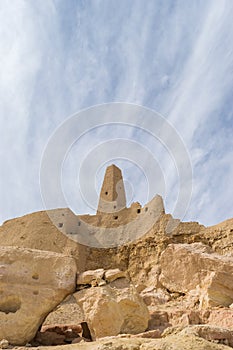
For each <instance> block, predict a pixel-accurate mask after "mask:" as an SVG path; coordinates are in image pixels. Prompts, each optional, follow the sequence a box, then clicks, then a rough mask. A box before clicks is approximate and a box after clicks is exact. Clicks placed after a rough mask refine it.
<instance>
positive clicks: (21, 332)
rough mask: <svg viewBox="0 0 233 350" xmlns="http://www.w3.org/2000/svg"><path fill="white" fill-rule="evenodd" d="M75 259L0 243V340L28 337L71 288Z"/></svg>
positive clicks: (19, 340)
mask: <svg viewBox="0 0 233 350" xmlns="http://www.w3.org/2000/svg"><path fill="white" fill-rule="evenodd" d="M75 279H76V263H75V261H74V260H73V258H70V257H67V256H65V255H63V254H58V253H53V252H47V251H40V250H34V249H27V248H18V247H10V246H8V247H7V246H6V247H0V293H1V298H0V324H1V327H0V340H1V339H7V340H8V341H9V343H11V344H14V345H22V344H26V343H27V342H30V340H32V339H33V338H34V336H35V334H36V332H37V330H38V328H39V326H40V325H41V324H42V322H43V320H44V319H45V317H46V316H47V315H48V313H49V312H50V311H52V310H53V309H54V308H55V307H56V306H57V305H58V304H59V303H60V302H61V301H62V300H63V299H64V298H65V297H66V296H67V295H68V294H70V293H72V292H73V291H74V289H75Z"/></svg>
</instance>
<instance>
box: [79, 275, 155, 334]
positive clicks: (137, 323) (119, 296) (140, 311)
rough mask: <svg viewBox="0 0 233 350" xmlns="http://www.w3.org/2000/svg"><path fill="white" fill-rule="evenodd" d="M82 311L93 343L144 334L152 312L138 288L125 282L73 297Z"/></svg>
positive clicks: (116, 282) (84, 291) (118, 282)
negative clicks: (108, 337)
mask: <svg viewBox="0 0 233 350" xmlns="http://www.w3.org/2000/svg"><path fill="white" fill-rule="evenodd" d="M74 296H75V298H76V300H77V303H78V304H79V305H80V306H81V307H82V309H83V312H84V315H85V320H86V321H87V323H88V325H89V327H90V331H91V334H92V337H93V339H95V338H100V337H106V336H114V335H117V334H120V333H130V334H136V333H142V332H144V331H145V330H146V328H147V326H148V321H149V318H150V316H149V312H148V309H147V307H146V305H145V304H144V302H143V300H142V299H141V297H140V296H139V294H138V293H137V291H136V289H135V287H134V286H133V285H132V284H130V283H129V281H128V280H127V279H126V278H121V279H117V280H115V281H114V282H111V283H110V284H108V285H105V286H102V287H96V288H87V289H83V290H81V291H79V292H76V293H75V294H74Z"/></svg>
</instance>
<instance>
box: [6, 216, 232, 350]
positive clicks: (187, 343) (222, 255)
mask: <svg viewBox="0 0 233 350" xmlns="http://www.w3.org/2000/svg"><path fill="white" fill-rule="evenodd" d="M171 220H172V218H171V216H170V215H168V214H165V213H164V214H163V215H162V216H161V217H160V219H159V220H158V221H157V222H156V223H155V224H154V226H153V227H152V228H151V229H150V231H149V232H147V233H146V234H144V235H143V236H142V237H141V238H140V239H138V240H136V241H133V242H131V243H128V244H126V245H124V246H120V247H116V248H109V249H97V248H90V247H86V246H84V245H81V244H77V243H76V242H74V241H72V240H70V239H69V238H67V236H65V235H64V234H62V233H61V232H60V231H59V230H58V229H57V228H56V227H55V226H54V225H53V224H52V223H51V222H50V219H49V217H48V216H47V213H46V212H38V213H33V214H29V215H26V216H23V217H21V218H17V219H13V220H9V221H7V222H5V223H4V224H3V225H2V226H1V227H0V242H1V243H0V245H1V246H0V248H1V251H2V252H4V249H5V250H6V249H7V250H12V252H13V248H3V247H6V246H10V247H20V248H22V249H21V250H22V251H23V253H22V255H23V254H25V252H26V251H27V249H28V248H29V249H35V250H37V251H38V250H39V251H42V252H43V253H40V254H44V255H45V256H47V257H49V256H50V255H49V254H52V253H57V254H58V256H60V254H61V255H62V259H63V261H64V262H65V260H64V259H71V260H72V261H73V262H74V266H75V273H74V272H72V273H71V274H72V275H73V276H74V278H76V277H75V274H76V273H77V280H76V282H75V284H73V285H72V286H69V288H68V287H67V290H66V292H65V293H64V295H63V296H62V297H61V298H60V299H59V298H58V299H56V300H55V303H54V304H53V306H52V307H51V306H50V307H49V308H48V310H47V311H46V312H47V315H48V316H47V318H46V319H45V320H44V323H43V327H45V326H47V327H48V326H51V327H52V326H53V325H55V324H57V325H58V326H57V328H54V327H53V330H52V328H51V329H49V330H48V329H47V330H46V329H45V328H43V327H42V330H41V331H40V332H39V334H37V340H38V339H39V340H38V341H39V343H37V344H36V343H35V344H36V345H39V344H46V342H47V344H51V343H54V342H55V343H56V344H59V342H60V344H66V343H70V342H71V341H74V340H75V339H76V341H79V342H80V341H81V342H80V343H77V344H70V345H66V347H65V349H76V348H77V349H105V350H106V349H117V350H120V349H122V350H123V349H132V350H133V349H140V350H146V349H165V350H166V349H227V348H229V349H230V348H232V347H233V308H232V306H233V305H232V304H233V282H232V281H233V278H232V277H233V219H230V220H227V221H224V222H223V223H221V224H218V225H216V226H212V227H207V228H206V227H204V226H202V225H199V224H198V223H196V222H190V223H179V225H178V226H177V227H176V228H175V230H173V231H172V232H171V233H167V229H166V228H167V225H168V223H169V222H171ZM142 232H143V228H142ZM23 248H24V249H23ZM25 248H26V250H25ZM17 251H18V252H19V253H18V255H19V256H18V258H17V259H18V260H20V259H21V256H22V255H20V250H17ZM46 252H50V253H46ZM37 254H38V253H36V252H35V257H36V255H37ZM40 254H39V255H40ZM13 255H14V254H13ZM2 256H4V257H2V258H1V262H0V265H1V268H2V266H3V265H4V264H5V263H4V259H5V253H4V254H3V255H2ZM40 256H41V255H40ZM15 259H16V257H15ZM13 260H14V259H13ZM32 260H34V259H32ZM14 261H15V260H14ZM37 261H39V260H37ZM38 264H39V262H38ZM66 264H67V263H66ZM29 265H30V264H29ZM48 265H49V264H47V267H46V266H44V267H43V264H42V263H41V266H39V265H38V266H39V267H38V268H39V269H41V273H42V276H43V274H44V273H45V271H48V270H49V266H48ZM14 266H15V268H14V270H11V273H12V281H13V280H14V279H15V277H14V276H16V275H17V271H18V270H17V265H14ZM25 266H26V265H25ZM33 266H34V267H35V266H36V265H33ZM51 266H52V265H51ZM56 266H57V268H58V269H60V271H62V268H63V267H62V266H60V267H59V266H58V265H56ZM25 268H26V270H28V269H29V267H27V266H26V267H25ZM72 269H73V270H72V271H74V268H72ZM117 269H118V270H117ZM96 270H97V271H96ZM12 271H13V272H12ZM87 271H89V272H87ZM111 271H115V273H116V275H114V272H111ZM117 274H118V275H117ZM2 275H4V274H3V273H2V269H0V277H1V276H2ZM112 275H114V276H115V277H114V278H113V280H111V277H109V276H112ZM90 276H92V277H90ZM2 278H3V277H1V278H0V292H1V295H2V296H3V295H5V294H4V293H6V287H5V285H6V281H5V282H4V280H3V279H2ZM25 281H26V283H27V284H28V285H32V284H31V282H30V281H29V280H25ZM27 281H28V282H27ZM32 281H33V283H34V284H35V283H37V284H38V288H37V290H39V291H40V290H42V291H43V286H44V282H43V279H42V280H36V281H35V280H34V279H33V280H32ZM56 281H57V282H56ZM81 281H84V282H85V283H84V282H83V283H81ZM14 283H15V286H16V281H15V280H14ZM20 283H21V282H20V281H19V280H18V282H17V286H19V285H20ZM22 283H23V282H22ZM46 283H47V287H49V286H50V288H51V289H52V288H55V286H56V283H58V280H56V279H54V277H53V278H52V280H50V281H47V282H46ZM34 284H33V286H32V289H33V288H34ZM13 288H16V287H13ZM17 288H18V287H17ZM25 288H26V287H25ZM30 288H31V287H30ZM33 290H34V289H33ZM8 294H9V293H8ZM67 294H69V296H68V297H67V298H66V299H64V298H65V296H66V295H67ZM9 296H10V297H12V296H11V295H9ZM39 297H40V293H39V296H38V298H39ZM1 300H3V297H1ZM38 300H40V303H39V304H37V305H41V303H42V301H41V300H42V299H38ZM4 305H6V304H4ZM4 305H3V302H2V304H1V301H0V321H1V322H3V320H4V322H9V319H10V317H11V318H12V319H13V317H16V315H17V312H18V311H17V310H16V311H15V312H13V313H12V312H9V313H6V312H4V310H5V311H6V309H4ZM51 305H52V304H51ZM54 307H55V309H54ZM28 308H30V302H29V298H28ZM39 308H40V307H39V306H38V309H39ZM52 308H53V311H52V312H51V310H52ZM37 311H38V310H37ZM40 311H42V310H40ZM33 312H34V311H33ZM46 312H45V313H43V312H42V313H41V314H40V315H42V316H40V318H38V319H39V321H37V322H39V323H41V320H42V319H44V317H45V316H46V315H45V314H46ZM42 321H43V320H42ZM83 321H87V323H88V326H89V329H90V333H91V335H92V338H97V340H96V341H94V342H92V343H89V342H86V341H85V339H84V338H85V337H82V336H79V335H74V336H73V338H72V337H70V338H67V336H66V335H64V334H65V332H66V333H67V332H68V331H67V328H66V329H65V330H64V325H67V327H68V326H71V325H72V324H73V325H74V324H75V325H76V326H77V325H79V324H80V323H81V322H83ZM39 323H36V324H39ZM34 324H35V323H34ZM62 327H63V328H62ZM201 327H202V328H201ZM216 327H217V328H216ZM36 328H38V326H36ZM71 328H72V327H71ZM0 329H1V331H2V330H3V329H4V328H3V326H2V325H1V328H0ZM72 329H73V333H75V330H74V328H72ZM80 329H81V328H80ZM42 331H43V332H42ZM12 332H13V331H12ZM59 332H60V333H61V334H60V333H59ZM82 332H83V330H82ZM42 333H44V334H42ZM45 333H46V334H45ZM119 333H131V335H125V336H123V335H121V336H119V335H118V336H117V334H119ZM41 334H42V335H41ZM48 334H49V337H48ZM69 334H70V333H69ZM75 334H76V333H75ZM133 334H134V335H133ZM58 335H59V336H58ZM103 336H104V337H105V338H102V339H98V338H101V337H103ZM107 336H114V337H111V338H109V337H108V338H106V337H107ZM0 337H2V338H7V332H6V331H5V333H4V334H2V335H1V333H0ZM40 337H42V338H43V337H44V338H43V339H42V338H40ZM75 337H76V338H75ZM8 338H9V337H8ZM29 338H30V337H29ZM29 338H28V339H27V341H31V340H30V339H29ZM48 338H49V340H48ZM154 338H156V339H154ZM35 339H36V338H35ZM41 339H42V340H41ZM54 339H55V340H54ZM67 339H69V340H67ZM70 339H71V340H70ZM77 339H78V340H77ZM8 340H9V341H11V338H9V339H8ZM40 342H41V343H40ZM13 343H15V344H17V340H16V341H13ZM18 344H20V341H19V342H18ZM21 344H23V342H21ZM0 346H1V345H0ZM4 346H6V345H4V344H3V345H2V347H4ZM63 346H64V345H59V347H61V348H62V347H63ZM47 348H49V347H47V346H43V349H47Z"/></svg>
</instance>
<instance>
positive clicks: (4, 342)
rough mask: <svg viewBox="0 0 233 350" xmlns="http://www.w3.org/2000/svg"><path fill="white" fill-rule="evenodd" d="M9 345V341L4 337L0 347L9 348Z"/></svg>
mask: <svg viewBox="0 0 233 350" xmlns="http://www.w3.org/2000/svg"><path fill="white" fill-rule="evenodd" d="M8 347H9V342H8V340H6V339H2V340H1V341H0V349H8Z"/></svg>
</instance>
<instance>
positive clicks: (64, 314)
mask: <svg viewBox="0 0 233 350" xmlns="http://www.w3.org/2000/svg"><path fill="white" fill-rule="evenodd" d="M83 321H84V315H83V311H82V309H81V308H80V306H79V305H78V304H77V301H76V299H75V298H74V296H73V295H69V296H68V297H67V298H66V299H65V300H63V301H62V302H61V303H60V304H59V305H58V306H57V307H56V308H55V309H54V310H53V311H52V312H50V314H48V316H47V317H46V319H45V320H44V322H43V326H47V325H54V324H56V323H59V324H64V325H66V324H67V325H69V324H80V323H81V322H83Z"/></svg>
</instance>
